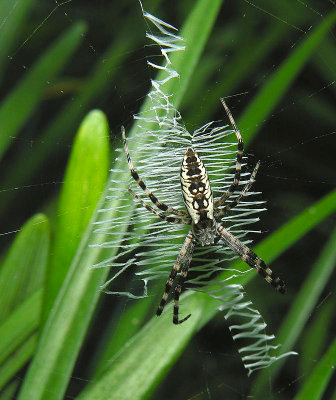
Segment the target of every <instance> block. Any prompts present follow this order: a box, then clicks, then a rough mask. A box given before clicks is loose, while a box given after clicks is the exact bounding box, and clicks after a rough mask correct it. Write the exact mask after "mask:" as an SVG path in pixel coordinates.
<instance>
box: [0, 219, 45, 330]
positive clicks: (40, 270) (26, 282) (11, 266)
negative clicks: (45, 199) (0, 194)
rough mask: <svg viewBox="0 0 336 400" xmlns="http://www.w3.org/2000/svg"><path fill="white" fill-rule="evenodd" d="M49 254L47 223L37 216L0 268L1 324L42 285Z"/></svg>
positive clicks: (20, 236)
mask: <svg viewBox="0 0 336 400" xmlns="http://www.w3.org/2000/svg"><path fill="white" fill-rule="evenodd" d="M48 251H49V223H48V220H47V219H46V217H45V216H44V215H42V214H38V215H36V216H34V217H32V218H31V219H30V220H29V221H28V222H27V223H26V224H25V225H24V226H23V227H22V229H21V231H20V232H19V234H18V235H17V236H16V238H15V240H14V242H13V244H12V246H11V247H10V249H9V252H8V254H7V256H6V259H5V261H4V263H3V265H2V266H1V269H0V323H1V322H3V321H4V320H5V319H6V318H7V317H8V315H9V314H10V313H11V312H12V311H13V310H14V309H15V307H17V306H18V305H20V304H21V302H22V301H23V300H24V299H26V298H27V297H29V296H30V295H31V294H32V293H33V292H35V291H36V290H38V289H40V288H41V287H42V286H43V285H44V281H45V276H46V266H47V257H48Z"/></svg>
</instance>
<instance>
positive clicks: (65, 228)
mask: <svg viewBox="0 0 336 400" xmlns="http://www.w3.org/2000/svg"><path fill="white" fill-rule="evenodd" d="M108 168H109V127H108V123H107V120H106V117H105V115H104V114H103V113H102V112H101V111H98V110H94V111H91V112H90V113H89V114H88V115H87V116H86V117H85V118H84V120H83V122H82V123H81V125H80V127H79V130H78V133H77V135H76V138H75V141H74V145H73V147H72V152H71V156H70V160H69V163H68V166H67V170H66V173H65V178H64V183H63V186H62V192H61V195H60V200H59V206H58V211H57V220H56V230H55V239H54V242H53V249H52V252H51V253H52V259H51V263H50V268H49V271H48V278H47V285H46V297H45V304H44V312H43V314H44V315H43V319H44V321H45V320H46V319H47V316H48V314H49V311H50V309H51V307H52V305H53V303H54V301H55V298H56V296H57V293H58V291H59V289H60V288H61V286H62V283H63V281H64V278H65V276H66V274H67V271H68V269H69V267H70V264H71V261H72V259H73V257H74V255H75V254H76V250H77V247H78V245H79V243H80V238H81V236H82V235H83V233H84V231H85V229H86V227H87V224H88V223H89V221H90V219H91V217H92V214H93V212H94V210H95V207H96V205H97V202H98V200H99V198H100V196H101V194H102V192H103V190H104V186H105V183H106V179H107V175H108Z"/></svg>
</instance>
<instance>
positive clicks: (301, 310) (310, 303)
mask: <svg viewBox="0 0 336 400" xmlns="http://www.w3.org/2000/svg"><path fill="white" fill-rule="evenodd" d="M333 201H334V202H335V204H336V199H335V198H334V199H333ZM321 211H322V210H321ZM311 216H313V215H312V214H311ZM308 217H309V215H308ZM303 223H304V222H303ZM279 243H281V242H279ZM335 266H336V230H335V231H334V232H333V234H332V235H331V237H330V239H329V240H328V242H327V244H326V246H325V248H324V249H323V252H322V253H321V255H320V257H319V259H318V260H317V262H316V264H315V265H314V267H313V268H312V270H311V272H310V273H309V275H308V276H307V278H306V280H305V281H304V284H303V286H302V287H301V289H300V292H299V294H298V296H297V297H296V299H295V301H294V303H293V304H292V306H291V309H290V311H289V313H288V314H287V316H286V318H285V320H284V322H283V324H282V326H281V328H280V330H279V333H278V334H277V340H278V342H279V343H281V345H282V346H281V349H282V351H284V352H286V351H288V350H291V349H293V345H294V343H295V342H296V341H297V340H298V338H299V337H300V335H301V334H302V330H303V328H304V325H305V323H306V321H307V319H308V318H309V316H310V315H311V312H312V310H313V308H314V307H315V306H316V303H317V301H318V299H319V296H320V294H321V292H322V290H323V288H324V286H325V285H326V283H327V282H328V279H329V277H330V275H331V273H332V271H333V270H334V268H335ZM283 362H284V360H280V361H279V362H278V363H276V364H274V365H273V366H272V367H271V369H270V370H269V371H263V372H261V374H260V375H259V376H258V378H257V380H256V382H255V385H254V388H253V393H254V394H255V396H256V397H258V398H263V397H262V393H264V392H265V387H266V385H267V383H268V377H269V375H270V374H271V375H272V377H273V378H274V377H275V376H276V374H277V373H278V372H279V369H280V368H281V366H282V365H283Z"/></svg>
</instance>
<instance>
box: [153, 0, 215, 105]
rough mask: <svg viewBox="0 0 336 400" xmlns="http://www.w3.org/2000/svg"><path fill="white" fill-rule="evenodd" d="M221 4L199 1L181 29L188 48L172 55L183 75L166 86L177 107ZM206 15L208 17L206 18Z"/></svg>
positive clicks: (173, 61)
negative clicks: (169, 85) (172, 94)
mask: <svg viewBox="0 0 336 400" xmlns="http://www.w3.org/2000/svg"><path fill="white" fill-rule="evenodd" d="M221 4H222V0H213V1H211V2H210V1H208V0H202V1H200V0H199V1H197V2H196V3H195V5H194V7H193V9H192V11H191V13H190V14H189V16H188V20H187V21H186V23H185V24H184V25H183V28H182V29H181V32H180V34H181V36H182V37H183V38H185V41H186V44H187V45H186V49H185V51H183V52H177V53H175V54H174V56H173V57H172V64H173V66H174V68H175V70H176V71H178V72H179V74H180V75H181V80H176V79H173V80H172V81H171V82H172V86H171V87H169V88H168V87H167V86H165V90H166V93H174V96H173V99H174V105H175V107H176V108H178V107H179V105H180V104H181V101H182V99H183V96H184V93H185V92H186V90H187V88H188V85H189V84H190V80H191V78H192V74H193V71H195V69H196V66H197V63H198V62H199V59H200V57H201V54H202V52H203V50H204V47H205V44H206V42H207V40H208V38H209V35H210V32H211V29H212V27H213V25H214V23H215V20H216V17H217V15H218V12H219V8H220V6H221ZM205 15H206V18H204V16H205ZM148 100H149V99H148Z"/></svg>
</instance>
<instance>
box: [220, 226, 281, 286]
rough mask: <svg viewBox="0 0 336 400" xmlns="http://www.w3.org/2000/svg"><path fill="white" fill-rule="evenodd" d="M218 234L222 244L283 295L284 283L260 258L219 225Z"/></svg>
mask: <svg viewBox="0 0 336 400" xmlns="http://www.w3.org/2000/svg"><path fill="white" fill-rule="evenodd" d="M218 233H219V234H220V235H221V238H222V240H223V241H224V243H225V244H226V245H227V246H228V247H230V249H232V250H233V251H234V252H235V253H236V254H238V255H239V257H240V258H241V259H242V260H243V261H244V262H246V264H248V265H249V266H250V267H252V268H254V269H255V270H256V271H257V272H258V273H259V274H260V275H261V276H262V277H263V278H264V279H265V281H266V282H267V283H269V284H270V285H272V286H274V287H275V289H276V290H277V291H278V292H280V293H285V283H284V282H283V281H282V280H281V279H280V278H278V277H277V276H275V275H274V273H273V271H272V270H271V269H270V268H269V267H267V265H266V264H265V262H264V261H263V260H262V259H261V258H259V257H258V256H257V255H256V254H255V253H254V252H253V251H252V250H250V249H249V248H248V247H247V246H246V245H245V244H244V243H242V242H241V241H240V240H239V239H238V238H236V237H235V236H233V235H232V233H230V232H229V231H228V230H226V229H225V228H224V227H222V226H221V225H220V226H219V227H218Z"/></svg>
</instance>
